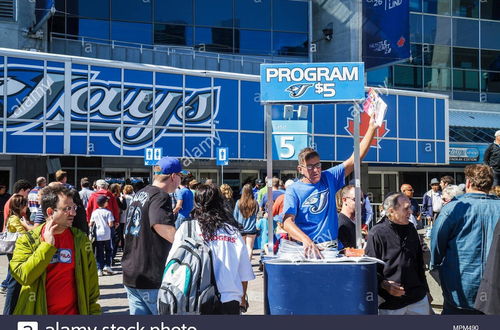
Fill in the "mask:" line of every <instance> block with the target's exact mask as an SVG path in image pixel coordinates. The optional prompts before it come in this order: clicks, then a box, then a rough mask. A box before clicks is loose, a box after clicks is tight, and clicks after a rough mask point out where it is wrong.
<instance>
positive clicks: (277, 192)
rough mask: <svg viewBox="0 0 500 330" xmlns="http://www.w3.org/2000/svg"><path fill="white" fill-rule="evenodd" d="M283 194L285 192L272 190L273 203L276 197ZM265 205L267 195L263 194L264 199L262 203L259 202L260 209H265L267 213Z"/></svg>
mask: <svg viewBox="0 0 500 330" xmlns="http://www.w3.org/2000/svg"><path fill="white" fill-rule="evenodd" d="M284 193H285V192H284V191H283V190H273V201H275V200H276V198H278V196H280V195H283V194H284ZM266 204H267V194H265V195H264V197H262V201H261V202H260V207H265V210H266V212H267V207H266Z"/></svg>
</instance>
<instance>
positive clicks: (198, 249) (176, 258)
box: [158, 220, 220, 315]
mask: <svg viewBox="0 0 500 330" xmlns="http://www.w3.org/2000/svg"><path fill="white" fill-rule="evenodd" d="M195 221H196V220H188V221H186V222H185V223H184V224H183V225H184V226H187V227H188V231H187V235H186V236H184V237H183V238H182V242H181V244H180V245H179V247H178V248H177V250H176V251H174V254H173V255H172V258H171V259H170V260H169V261H168V263H167V265H166V266H165V270H164V272H163V279H162V283H161V287H160V290H159V293H158V313H159V314H160V315H173V314H177V315H187V314H191V315H199V314H214V310H215V307H216V306H217V304H219V303H220V300H219V291H218V290H217V284H216V282H215V275H214V270H213V264H212V253H211V251H210V248H209V247H208V245H207V244H206V243H205V241H203V240H201V239H199V238H197V237H196V233H195V224H196V223H195Z"/></svg>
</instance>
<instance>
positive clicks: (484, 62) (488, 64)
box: [481, 50, 500, 71]
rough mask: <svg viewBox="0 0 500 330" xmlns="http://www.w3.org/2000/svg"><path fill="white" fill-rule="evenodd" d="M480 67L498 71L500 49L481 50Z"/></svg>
mask: <svg viewBox="0 0 500 330" xmlns="http://www.w3.org/2000/svg"><path fill="white" fill-rule="evenodd" d="M481 67H482V69H483V70H489V71H500V51H494V50H481Z"/></svg>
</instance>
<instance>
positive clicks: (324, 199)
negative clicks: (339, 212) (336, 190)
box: [302, 189, 329, 214]
mask: <svg viewBox="0 0 500 330" xmlns="http://www.w3.org/2000/svg"><path fill="white" fill-rule="evenodd" d="M328 194H329V191H328V189H325V190H323V191H317V192H314V193H313V194H311V195H310V196H309V197H307V199H306V200H305V201H304V203H302V207H307V206H309V212H311V213H312V214H319V213H321V212H323V210H324V209H325V207H326V205H327V204H328Z"/></svg>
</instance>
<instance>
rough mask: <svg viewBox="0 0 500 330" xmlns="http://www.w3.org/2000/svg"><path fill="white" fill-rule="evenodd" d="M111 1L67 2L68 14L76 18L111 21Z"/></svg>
mask: <svg viewBox="0 0 500 330" xmlns="http://www.w3.org/2000/svg"><path fill="white" fill-rule="evenodd" d="M109 1H110V0H71V1H69V0H68V1H66V6H67V13H68V14H69V15H74V16H82V17H89V18H102V19H109Z"/></svg>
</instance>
